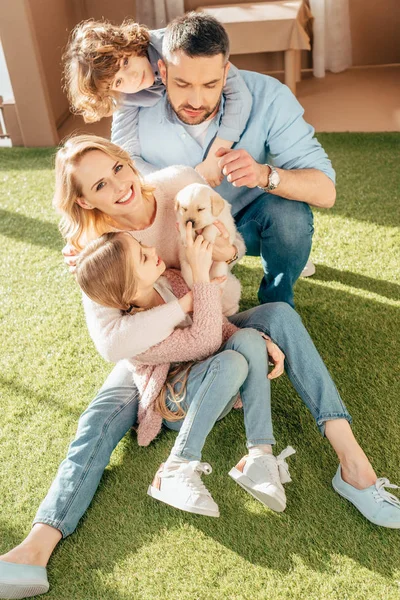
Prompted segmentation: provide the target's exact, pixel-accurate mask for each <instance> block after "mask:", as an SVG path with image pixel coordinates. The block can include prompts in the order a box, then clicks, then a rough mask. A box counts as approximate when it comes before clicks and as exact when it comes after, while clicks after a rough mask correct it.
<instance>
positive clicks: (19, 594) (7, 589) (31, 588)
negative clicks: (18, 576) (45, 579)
mask: <svg viewBox="0 0 400 600" xmlns="http://www.w3.org/2000/svg"><path fill="white" fill-rule="evenodd" d="M48 591H49V585H48V584H47V585H46V584H40V583H36V584H33V585H29V583H26V584H18V583H2V582H0V598H7V600H17V599H18V598H31V597H32V596H39V594H45V593H46V592H48Z"/></svg>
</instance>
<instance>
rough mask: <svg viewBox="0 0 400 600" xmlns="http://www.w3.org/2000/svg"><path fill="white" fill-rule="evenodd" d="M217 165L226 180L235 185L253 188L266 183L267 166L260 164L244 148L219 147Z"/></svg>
mask: <svg viewBox="0 0 400 600" xmlns="http://www.w3.org/2000/svg"><path fill="white" fill-rule="evenodd" d="M216 155H217V156H220V157H221V158H220V160H219V161H218V165H219V167H220V169H221V171H222V173H223V174H224V175H226V178H227V180H228V181H229V182H230V183H231V184H232V185H233V186H235V187H243V186H246V187H249V188H254V187H257V186H258V185H261V186H266V185H268V175H269V170H270V169H269V167H267V166H266V165H260V164H259V163H258V162H256V161H255V160H254V158H253V157H252V156H250V154H249V153H248V152H247V151H246V150H227V149H226V148H220V149H219V150H218V151H217V153H216Z"/></svg>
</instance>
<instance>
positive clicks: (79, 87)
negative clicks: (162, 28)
mask: <svg viewBox="0 0 400 600" xmlns="http://www.w3.org/2000/svg"><path fill="white" fill-rule="evenodd" d="M149 43H150V34H149V30H148V29H147V27H146V26H145V25H139V24H138V23H135V21H132V20H130V19H126V20H125V21H124V22H123V23H122V24H121V25H112V24H111V23H110V22H109V21H106V20H104V21H94V20H92V19H90V20H88V21H82V22H81V23H79V24H78V25H77V26H76V27H75V28H74V29H73V30H72V32H71V34H70V37H69V40H68V43H67V46H66V49H65V52H64V55H63V59H62V60H63V63H64V88H65V91H66V93H67V95H68V99H69V102H70V105H71V110H72V111H73V112H74V113H76V114H81V115H82V116H83V118H84V120H85V122H86V123H93V122H95V121H99V120H100V119H102V118H103V117H106V116H109V115H111V114H112V113H113V112H114V110H115V109H116V108H117V106H118V98H119V97H120V95H119V94H118V92H114V91H113V90H111V89H110V83H111V82H112V80H113V79H114V77H115V75H116V73H117V72H118V71H119V68H120V60H121V58H125V57H127V56H130V55H131V54H134V55H136V56H145V55H146V52H147V47H148V45H149Z"/></svg>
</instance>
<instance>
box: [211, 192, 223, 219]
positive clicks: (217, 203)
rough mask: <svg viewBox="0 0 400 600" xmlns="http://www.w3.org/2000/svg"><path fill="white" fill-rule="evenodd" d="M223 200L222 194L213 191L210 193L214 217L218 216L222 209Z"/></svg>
mask: <svg viewBox="0 0 400 600" xmlns="http://www.w3.org/2000/svg"><path fill="white" fill-rule="evenodd" d="M224 206H225V200H224V199H223V197H222V196H220V195H219V194H217V192H213V193H212V194H211V212H212V214H213V215H214V217H218V215H219V214H220V213H221V212H222V211H223V210H224Z"/></svg>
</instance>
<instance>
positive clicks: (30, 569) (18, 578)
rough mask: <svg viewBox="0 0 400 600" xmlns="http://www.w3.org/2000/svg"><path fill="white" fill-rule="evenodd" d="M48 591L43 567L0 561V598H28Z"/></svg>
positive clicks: (45, 572)
mask: <svg viewBox="0 0 400 600" xmlns="http://www.w3.org/2000/svg"><path fill="white" fill-rule="evenodd" d="M48 591H49V582H48V579H47V571H46V568H45V567H36V566H34V565H20V564H17V563H10V562H5V561H2V560H0V598H30V597H31V596H38V595H39V594H45V593H46V592H48Z"/></svg>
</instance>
